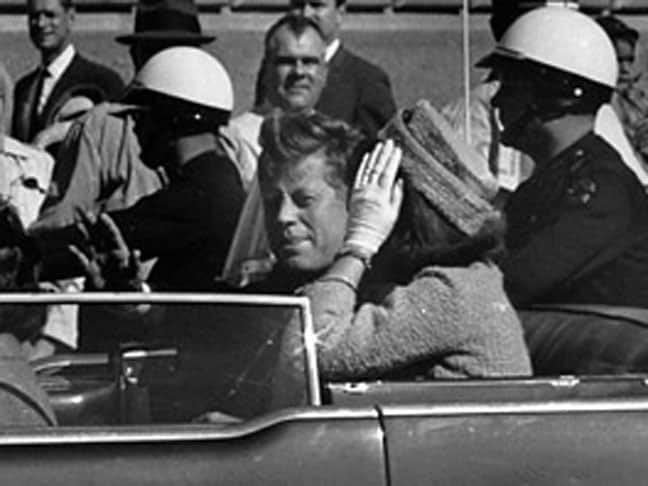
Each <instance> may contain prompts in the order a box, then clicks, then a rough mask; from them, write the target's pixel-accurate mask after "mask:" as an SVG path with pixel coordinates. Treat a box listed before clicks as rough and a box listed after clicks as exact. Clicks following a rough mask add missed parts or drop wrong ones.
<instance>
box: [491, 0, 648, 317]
mask: <svg viewBox="0 0 648 486" xmlns="http://www.w3.org/2000/svg"><path fill="white" fill-rule="evenodd" d="M555 46H561V48H560V49H556V48H555ZM480 65H482V66H485V67H489V68H491V69H492V70H493V73H494V75H495V76H496V77H497V79H499V81H500V83H501V84H500V88H499V90H498V92H497V94H496V95H495V97H494V98H493V100H492V103H493V106H494V107H495V108H496V109H497V110H498V111H499V114H500V120H501V123H502V127H503V128H502V132H501V134H500V136H501V140H502V143H505V144H507V145H510V146H512V147H514V148H516V149H518V150H520V151H522V152H524V153H526V154H528V155H529V156H531V157H532V158H533V160H534V162H535V164H536V170H535V172H534V174H533V176H532V177H531V178H530V179H528V180H527V181H526V182H525V183H523V184H522V185H520V186H519V187H518V188H517V189H516V191H515V192H514V193H513V194H512V195H511V197H510V198H509V200H508V202H507V204H506V206H505V213H506V217H507V223H508V232H507V238H506V243H507V248H508V250H509V253H508V256H507V257H506V258H505V259H504V261H503V262H502V270H503V273H504V277H505V285H506V289H507V292H508V294H509V296H510V297H511V300H512V301H513V303H514V304H515V305H516V306H518V307H523V306H528V305H533V304H543V303H583V304H611V305H628V306H639V307H642V306H645V305H646V302H648V252H647V250H646V249H647V248H648V247H647V245H646V237H648V219H647V218H646V214H648V199H647V197H646V195H645V192H644V189H643V187H642V185H641V183H640V182H639V180H638V179H637V177H636V176H635V174H634V173H633V172H632V171H631V170H630V169H629V168H628V167H627V166H626V165H625V164H624V163H623V160H622V159H621V156H620V155H619V153H618V152H617V151H616V150H615V148H614V147H613V146H612V145H611V144H610V143H608V142H607V141H606V140H605V139H603V138H602V137H600V136H598V135H597V134H596V133H594V127H595V123H596V118H597V113H598V112H599V109H600V107H601V106H602V105H603V104H605V103H608V102H609V100H610V97H611V95H612V91H613V90H614V89H615V87H616V83H617V77H618V65H617V60H616V52H615V50H614V46H613V45H612V43H611V41H610V40H609V38H608V36H607V35H606V33H605V32H604V31H603V29H602V28H601V27H600V26H599V25H598V24H597V23H596V22H595V21H594V20H593V19H591V18H589V17H588V16H586V15H584V14H582V13H580V12H577V11H575V10H572V9H566V8H563V7H544V8H540V9H536V10H533V11H531V12H529V13H527V14H525V15H523V16H521V17H519V18H518V19H517V20H516V21H515V22H514V23H513V24H512V25H511V27H509V29H508V30H507V31H506V33H505V34H504V36H503V37H502V39H501V40H500V42H499V43H498V45H497V47H496V48H495V50H494V51H493V52H492V54H491V55H489V56H488V57H487V58H485V59H483V60H482V61H481V62H480Z"/></svg>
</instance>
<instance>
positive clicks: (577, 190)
mask: <svg viewBox="0 0 648 486" xmlns="http://www.w3.org/2000/svg"><path fill="white" fill-rule="evenodd" d="M597 189H598V187H597V185H596V182H594V181H593V180H592V179H590V178H589V177H579V178H576V179H574V180H573V181H572V183H571V184H570V185H569V186H568V187H567V199H568V201H569V202H570V203H572V204H579V205H586V204H587V203H589V202H590V200H591V199H592V197H593V196H594V194H596V191H597Z"/></svg>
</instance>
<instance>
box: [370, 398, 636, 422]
mask: <svg viewBox="0 0 648 486" xmlns="http://www.w3.org/2000/svg"><path fill="white" fill-rule="evenodd" d="M380 409H381V410H382V414H383V416H384V417H385V418H396V417H413V416H416V417H424V416H425V417H448V416H458V415H462V416H464V415H504V414H507V415H528V414H537V415H551V414H562V413H590V412H593V413H598V412H648V398H636V399H607V400H606V399H594V400H585V399H581V400H560V401H559V400H555V401H549V402H543V403H537V402H536V403H534V402H501V403H492V402H491V403H449V404H440V405H405V406H403V405H400V406H399V405H381V406H380Z"/></svg>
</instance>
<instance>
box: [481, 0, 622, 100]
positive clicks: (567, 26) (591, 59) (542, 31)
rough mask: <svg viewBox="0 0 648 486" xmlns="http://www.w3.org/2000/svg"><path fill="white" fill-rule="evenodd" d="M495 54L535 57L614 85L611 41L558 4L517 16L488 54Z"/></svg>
mask: <svg viewBox="0 0 648 486" xmlns="http://www.w3.org/2000/svg"><path fill="white" fill-rule="evenodd" d="M496 58H507V59H514V60H521V61H522V60H529V61H535V62H537V63H539V64H543V65H545V66H550V67H552V68H555V69H558V70H560V71H564V72H567V73H570V74H575V75H577V76H580V77H582V78H585V79H588V80H590V81H594V82H595V83H599V84H602V85H604V86H607V87H610V88H614V87H615V86H616V83H617V76H618V72H619V66H618V63H617V58H616V52H615V49H614V46H613V45H612V41H610V39H609V38H608V36H607V34H606V33H605V31H604V30H603V29H602V28H601V27H600V26H599V25H598V24H597V23H596V22H595V21H594V20H593V19H591V18H589V17H588V16H587V15H585V14H583V13H580V12H577V11H575V10H573V9H571V8H565V7H561V6H548V7H540V8H537V9H535V10H532V11H530V12H527V13H526V14H524V15H522V16H520V17H519V18H518V19H517V20H516V21H515V22H513V24H512V25H511V26H510V27H509V28H508V30H507V31H506V32H505V33H504V35H503V37H502V39H501V40H500V42H499V43H498V44H497V47H496V48H495V50H494V51H493V53H492V54H490V55H489V56H487V57H486V58H485V59H484V60H482V61H480V62H479V63H478V65H480V66H488V65H490V64H492V61H493V60H495V59H496Z"/></svg>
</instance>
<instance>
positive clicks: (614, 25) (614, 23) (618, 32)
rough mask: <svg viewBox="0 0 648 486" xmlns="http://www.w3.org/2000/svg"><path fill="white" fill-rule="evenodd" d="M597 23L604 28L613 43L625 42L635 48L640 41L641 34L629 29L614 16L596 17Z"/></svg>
mask: <svg viewBox="0 0 648 486" xmlns="http://www.w3.org/2000/svg"><path fill="white" fill-rule="evenodd" d="M595 20H596V22H597V23H598V24H599V25H600V26H601V27H602V28H603V30H604V31H605V33H606V34H607V35H608V37H609V38H610V40H611V41H612V42H616V41H617V40H624V41H626V42H628V43H629V44H631V45H632V46H634V45H635V44H636V43H637V41H638V40H639V32H638V31H636V30H635V29H633V28H632V27H629V26H628V25H627V24H625V23H624V22H622V21H621V20H620V19H618V18H617V17H614V16H613V15H601V16H599V17H596V19H595Z"/></svg>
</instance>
